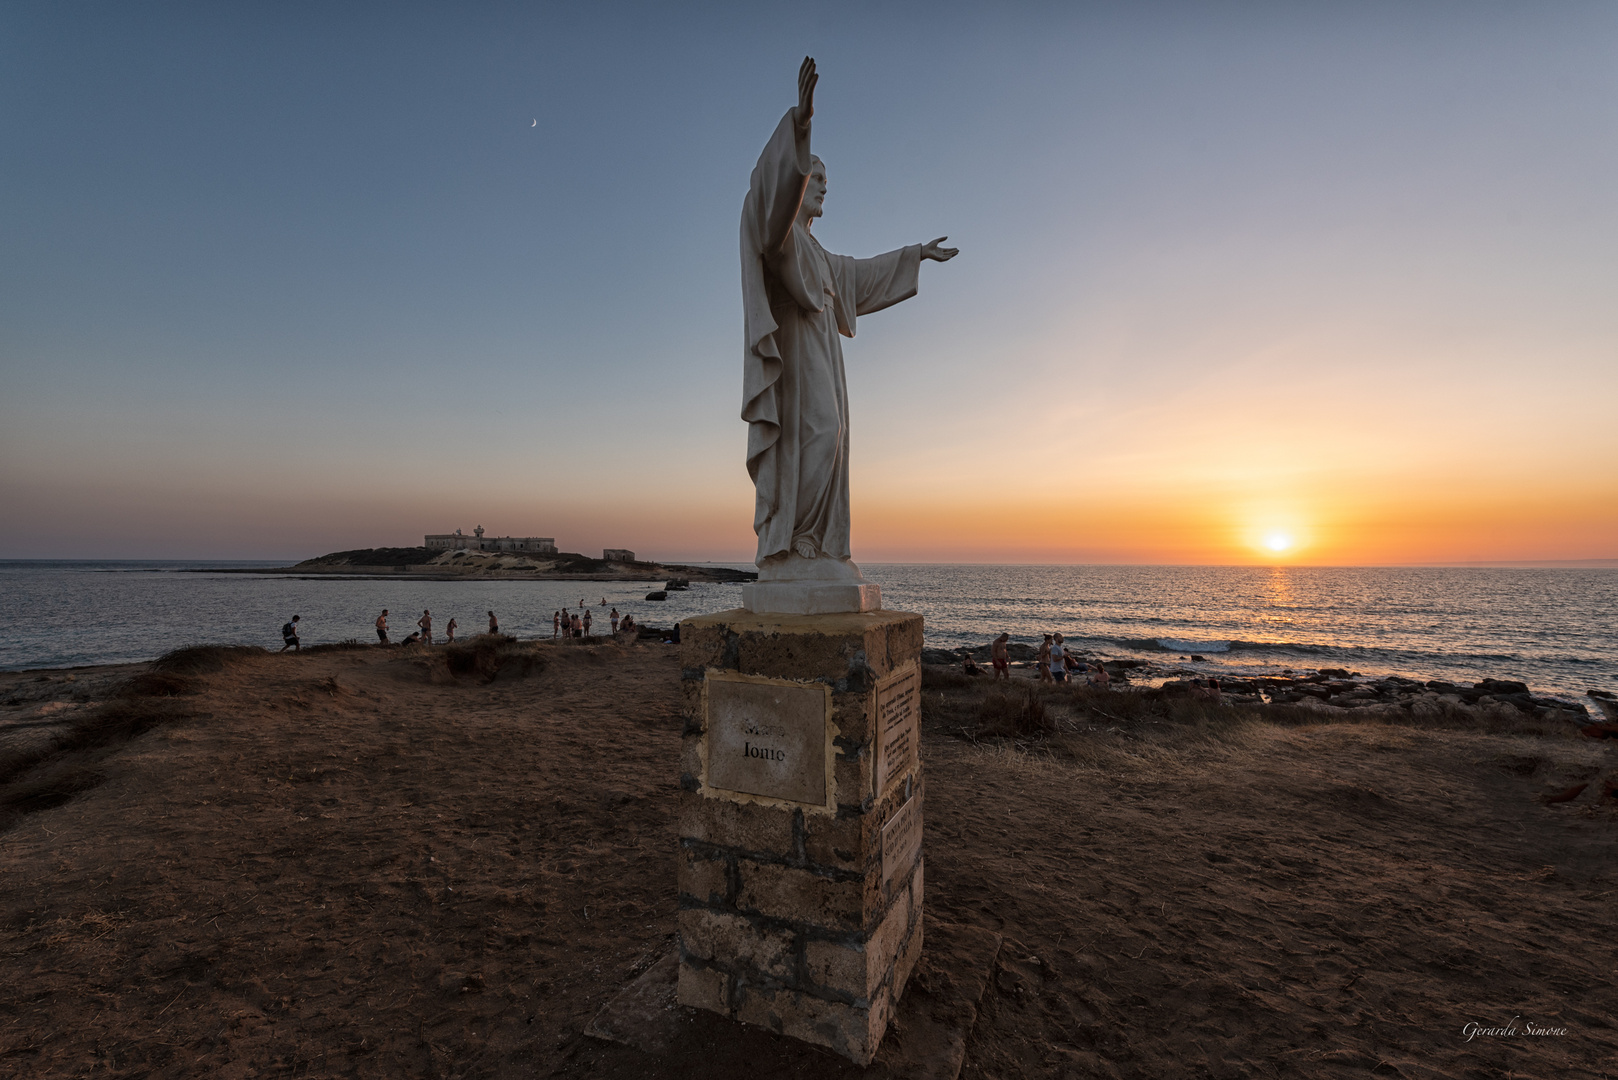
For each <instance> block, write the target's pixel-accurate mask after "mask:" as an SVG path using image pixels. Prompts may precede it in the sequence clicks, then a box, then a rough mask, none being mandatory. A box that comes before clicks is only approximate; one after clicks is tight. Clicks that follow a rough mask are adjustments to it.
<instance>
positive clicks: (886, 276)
mask: <svg viewBox="0 0 1618 1080" xmlns="http://www.w3.org/2000/svg"><path fill="white" fill-rule="evenodd" d="M793 113H794V110H792V109H788V110H787V114H786V115H785V116H784V117H782V118H781V123H780V124H778V125H777V126H776V129H775V134H774V135H773V136H771V137H770V141H769V144H768V145H767V146H765V148H764V152H763V153H762V154H761V155H759V159H758V164H757V165H756V166H754V168H753V176H752V180H751V182H750V183H749V185H748V191H747V200H746V202H745V203H744V204H743V206H742V233H741V240H742V250H741V254H742V305H743V311H744V317H745V322H746V341H745V346H746V348H745V353H744V356H743V359H742V419H743V420H745V421H747V472H748V475H750V476H751V477H752V478H753V489H754V493H755V502H754V509H753V531H754V532H756V533H757V534H758V560H757V561H758V563H759V565H760V566H762V565H763V564H764V561H765V560H766V559H769V558H772V557H774V556H777V555H783V554H785V553H787V552H789V551H791V550H792V547H793V545H794V543H796V542H797V541H799V540H804V539H807V540H808V541H810V542H811V543H812V544H814V546H815V549H816V551H817V552H819V553H820V554H822V555H826V556H830V557H832V558H836V559H848V558H849V546H848V385H847V381H846V380H845V378H844V376H843V347H842V342H841V340H840V339H841V338H842V337H853V336H854V329H855V320H856V318H857V317H858V316H860V315H869V314H870V313H872V312H874V311H881V310H882V309H883V308H885V307H889V306H891V305H893V304H897V303H898V302H899V301H901V300H908V299H909V298H910V297H912V296H914V295H916V283H917V278H918V277H919V274H920V269H921V246H920V245H912V246H910V247H905V248H900V249H898V250H897V251H890V252H888V253H887V254H885V255H878V256H876V257H874V258H870V259H855V258H851V257H849V256H847V255H833V254H832V253H831V252H829V251H827V250H826V249H825V248H823V247H821V246H820V243H819V241H817V240H816V239H815V238H814V237H813V236H812V235H811V234H810V232H809V230H808V229H807V228H805V227H804V226H803V225H800V224H798V221H797V218H798V210H799V207H800V206H801V205H802V202H803V193H804V187H805V185H806V184H807V183H808V180H809V171H810V166H809V158H810V154H809V137H808V135H807V134H805V135H804V136H802V137H801V138H800V137H799V135H798V131H797V126H796V124H795V123H794V122H793Z"/></svg>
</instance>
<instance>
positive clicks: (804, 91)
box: [793, 56, 820, 139]
mask: <svg viewBox="0 0 1618 1080" xmlns="http://www.w3.org/2000/svg"><path fill="white" fill-rule="evenodd" d="M819 81H820V75H819V73H818V72H816V71H815V58H814V57H812V56H806V57H804V58H803V64H802V65H800V66H799V68H798V110H797V112H796V113H795V114H794V115H793V123H795V124H796V125H797V128H798V138H800V139H803V138H807V137H808V135H809V118H810V117H811V116H813V115H815V83H817V82H819Z"/></svg>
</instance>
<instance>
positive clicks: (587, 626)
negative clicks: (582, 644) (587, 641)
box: [584, 608, 590, 637]
mask: <svg viewBox="0 0 1618 1080" xmlns="http://www.w3.org/2000/svg"><path fill="white" fill-rule="evenodd" d="M584 636H585V637H589V636H590V609H589V608H585V609H584Z"/></svg>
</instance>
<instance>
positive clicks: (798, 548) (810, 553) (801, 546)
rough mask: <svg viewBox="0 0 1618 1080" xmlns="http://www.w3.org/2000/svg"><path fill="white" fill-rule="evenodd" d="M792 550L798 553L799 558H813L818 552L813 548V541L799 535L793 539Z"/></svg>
mask: <svg viewBox="0 0 1618 1080" xmlns="http://www.w3.org/2000/svg"><path fill="white" fill-rule="evenodd" d="M792 550H793V551H795V552H797V553H798V556H799V558H804V559H813V558H815V557H816V556H818V555H819V554H820V552H818V551H816V550H815V542H814V541H813V540H811V539H809V538H808V537H807V536H801V537H799V538H798V539H797V540H795V541H793V544H792Z"/></svg>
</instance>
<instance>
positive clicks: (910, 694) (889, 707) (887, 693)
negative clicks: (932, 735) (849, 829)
mask: <svg viewBox="0 0 1618 1080" xmlns="http://www.w3.org/2000/svg"><path fill="white" fill-rule="evenodd" d="M920 706H921V671H920V670H919V669H917V668H914V667H912V668H910V669H909V670H908V671H901V672H899V673H897V674H895V675H893V676H890V677H889V679H888V680H887V682H885V683H882V684H880V685H878V686H877V688H876V740H877V741H876V794H877V797H878V798H880V797H881V796H882V795H883V794H884V793H885V792H886V791H887V790H888V788H889V786H891V785H892V784H893V782H894V781H895V780H898V779H899V778H900V777H902V776H904V775H905V774H906V773H908V772H909V771H910V767H911V766H912V765H914V764H915V763H916V759H917V755H918V754H919V753H920V749H921V747H920V741H921V740H920V724H919V714H920V712H921V707H920Z"/></svg>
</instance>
